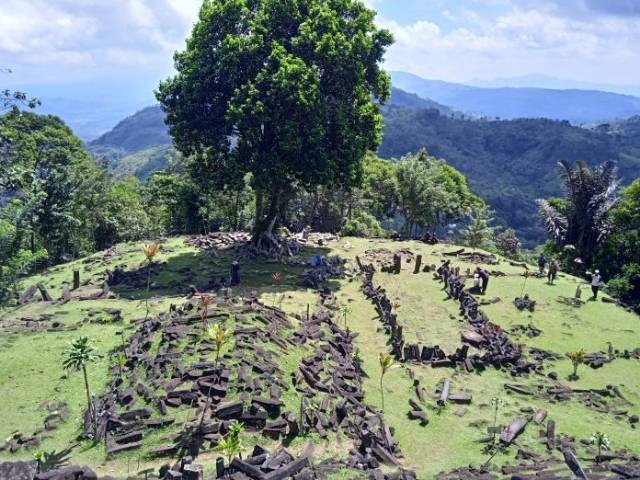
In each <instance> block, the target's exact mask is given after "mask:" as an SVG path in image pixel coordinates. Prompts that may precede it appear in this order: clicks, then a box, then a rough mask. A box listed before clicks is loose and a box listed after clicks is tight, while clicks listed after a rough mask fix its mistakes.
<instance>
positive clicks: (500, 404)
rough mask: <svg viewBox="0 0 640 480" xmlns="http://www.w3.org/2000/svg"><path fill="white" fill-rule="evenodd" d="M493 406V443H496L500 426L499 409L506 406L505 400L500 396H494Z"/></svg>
mask: <svg viewBox="0 0 640 480" xmlns="http://www.w3.org/2000/svg"><path fill="white" fill-rule="evenodd" d="M491 406H492V407H493V430H492V437H493V441H492V442H491V443H492V444H495V443H496V428H497V426H498V411H499V410H500V408H502V407H503V406H504V401H503V400H502V399H501V398H500V397H493V398H492V399H491Z"/></svg>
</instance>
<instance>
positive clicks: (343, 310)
mask: <svg viewBox="0 0 640 480" xmlns="http://www.w3.org/2000/svg"><path fill="white" fill-rule="evenodd" d="M340 313H341V314H342V318H343V319H344V328H345V330H349V327H348V326H347V317H348V316H349V314H350V313H351V308H350V307H349V306H348V305H344V306H343V307H342V308H341V309H340Z"/></svg>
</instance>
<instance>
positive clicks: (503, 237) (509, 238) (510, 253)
mask: <svg viewBox="0 0 640 480" xmlns="http://www.w3.org/2000/svg"><path fill="white" fill-rule="evenodd" d="M495 244H496V247H497V248H498V250H499V251H500V253H502V254H503V255H504V256H505V257H508V258H515V259H517V258H519V257H520V247H521V246H522V243H521V242H520V239H519V238H518V236H517V235H516V231H515V230H514V229H513V228H507V229H506V230H505V231H504V232H501V233H499V234H498V235H496V238H495Z"/></svg>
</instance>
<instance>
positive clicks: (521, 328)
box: [509, 323, 542, 338]
mask: <svg viewBox="0 0 640 480" xmlns="http://www.w3.org/2000/svg"><path fill="white" fill-rule="evenodd" d="M509 332H510V333H511V334H513V335H526V336H527V337H529V338H535V337H539V336H540V335H542V330H540V329H539V328H538V327H536V326H535V325H533V324H531V323H529V324H528V325H513V326H512V327H511V328H510V329H509Z"/></svg>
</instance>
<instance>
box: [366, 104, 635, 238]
mask: <svg viewBox="0 0 640 480" xmlns="http://www.w3.org/2000/svg"><path fill="white" fill-rule="evenodd" d="M637 125H638V119H637V118H634V119H630V120H628V121H626V122H619V123H617V124H614V125H606V126H601V127H598V128H594V129H585V128H579V127H575V126H572V125H570V124H569V123H568V122H558V121H553V120H544V119H521V120H509V121H497V120H496V121H487V120H474V119H463V118H452V117H451V116H448V115H442V114H441V113H440V112H438V111H437V110H409V109H406V108H396V107H390V108H389V109H388V110H387V111H386V112H385V133H384V138H383V142H382V145H381V147H380V150H379V155H381V156H382V157H383V158H391V157H399V156H402V155H404V154H405V153H406V152H408V151H409V152H415V151H417V150H419V149H420V148H427V150H428V151H429V153H431V154H432V155H434V156H436V157H439V158H444V159H446V160H447V162H448V163H449V164H451V165H452V166H454V167H455V168H457V169H458V170H460V171H461V172H463V173H464V174H465V176H466V177H467V179H468V180H469V183H470V185H471V187H472V188H473V190H474V191H475V192H476V193H477V194H478V195H480V196H481V197H482V198H484V199H485V200H487V202H488V203H489V205H490V206H491V207H492V208H493V209H494V210H495V212H496V219H497V220H498V221H499V222H500V223H501V224H502V225H507V226H510V227H512V228H514V229H516V230H517V232H518V234H519V235H520V236H521V237H522V238H523V239H524V240H526V241H528V242H529V243H531V242H540V241H542V240H543V239H544V238H545V235H544V231H543V229H542V226H541V225H540V224H539V222H538V220H537V214H536V203H535V200H536V199H538V198H547V197H550V196H554V195H560V193H561V189H560V180H559V177H558V168H557V165H558V162H560V161H561V160H565V161H569V162H573V161H577V160H584V161H586V162H587V163H588V164H590V165H597V164H600V163H602V162H604V161H607V160H615V161H617V162H618V165H619V167H620V173H621V175H622V176H623V178H624V181H625V183H630V182H631V181H633V180H634V179H635V178H637V177H638V176H639V175H640V147H639V145H638V140H637V139H638V136H637V134H636V133H637V129H638V127H637Z"/></svg>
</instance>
